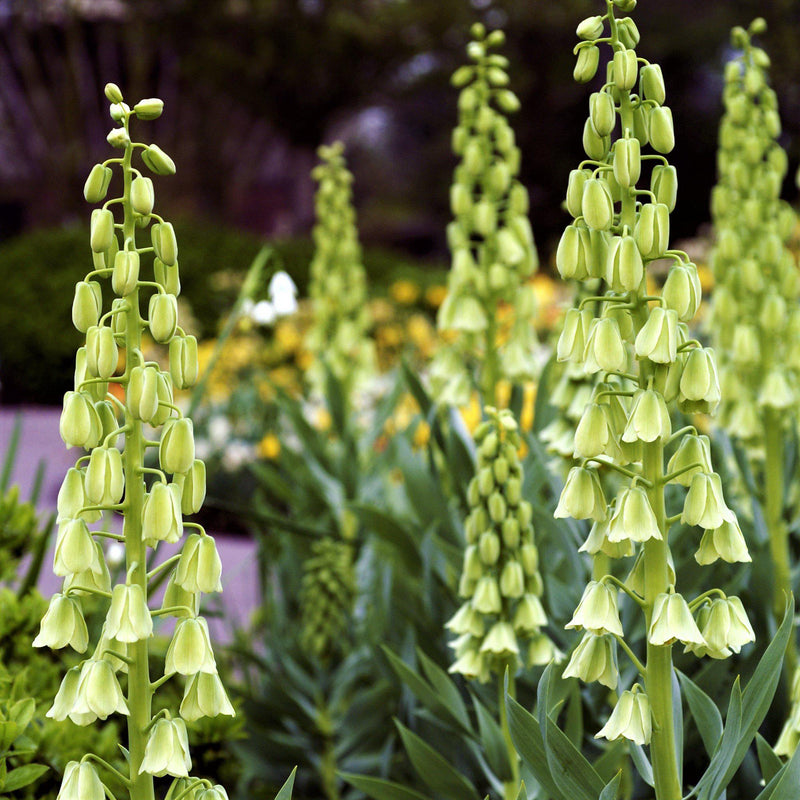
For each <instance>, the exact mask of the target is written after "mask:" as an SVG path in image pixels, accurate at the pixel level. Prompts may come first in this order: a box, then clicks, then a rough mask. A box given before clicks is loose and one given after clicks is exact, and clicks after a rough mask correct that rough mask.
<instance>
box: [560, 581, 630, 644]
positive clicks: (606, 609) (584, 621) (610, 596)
mask: <svg viewBox="0 0 800 800" xmlns="http://www.w3.org/2000/svg"><path fill="white" fill-rule="evenodd" d="M564 627H565V628H567V629H570V628H582V629H583V630H587V631H591V632H592V633H594V634H597V635H598V636H600V635H602V634H605V633H612V634H616V635H617V636H622V635H623V631H622V624H621V623H620V621H619V610H618V608H617V590H616V589H612V588H611V587H610V586H608V585H606V584H605V583H603V582H602V581H589V583H588V584H587V585H586V588H585V589H584V590H583V596H582V597H581V600H580V602H579V603H578V607H577V608H576V609H575V613H574V614H573V615H572V619H571V620H570V621H569V622H568V623H567V624H566V625H565V626H564Z"/></svg>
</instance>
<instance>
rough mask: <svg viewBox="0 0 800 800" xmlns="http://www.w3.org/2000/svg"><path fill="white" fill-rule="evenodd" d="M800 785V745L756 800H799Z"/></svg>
mask: <svg viewBox="0 0 800 800" xmlns="http://www.w3.org/2000/svg"><path fill="white" fill-rule="evenodd" d="M798 786H800V747H798V748H797V749H796V750H795V751H794V755H793V756H792V757H791V759H790V760H789V763H788V764H786V765H785V766H782V767H781V769H780V771H779V772H778V773H776V774H775V775H774V776H773V778H772V780H771V781H770V782H769V783H768V784H767V786H766V788H765V789H764V791H763V792H761V794H759V795H758V797H756V800H797V797H798Z"/></svg>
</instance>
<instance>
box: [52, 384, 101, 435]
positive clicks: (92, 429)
mask: <svg viewBox="0 0 800 800" xmlns="http://www.w3.org/2000/svg"><path fill="white" fill-rule="evenodd" d="M101 431H102V427H101V424H100V418H99V417H98V415H97V411H96V410H95V407H94V403H93V402H92V398H91V397H90V396H89V395H88V394H87V393H86V392H67V393H66V394H65V395H64V408H63V411H62V412H61V420H60V422H59V432H60V434H61V438H62V439H63V441H64V443H65V444H66V445H67V447H83V448H85V449H89V448H92V447H95V446H96V445H97V443H98V441H99V439H100V434H101Z"/></svg>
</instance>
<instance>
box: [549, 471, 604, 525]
mask: <svg viewBox="0 0 800 800" xmlns="http://www.w3.org/2000/svg"><path fill="white" fill-rule="evenodd" d="M553 516H554V517H556V518H557V519H559V518H562V517H573V518H574V519H595V520H603V519H605V518H606V499H605V496H604V495H603V490H602V488H601V486H600V479H599V478H598V477H597V472H596V471H595V470H590V469H586V468H585V467H572V468H571V469H570V471H569V474H568V475H567V480H566V482H565V484H564V488H563V489H562V491H561V496H560V498H559V500H558V507H557V508H556V510H555V512H554V513H553Z"/></svg>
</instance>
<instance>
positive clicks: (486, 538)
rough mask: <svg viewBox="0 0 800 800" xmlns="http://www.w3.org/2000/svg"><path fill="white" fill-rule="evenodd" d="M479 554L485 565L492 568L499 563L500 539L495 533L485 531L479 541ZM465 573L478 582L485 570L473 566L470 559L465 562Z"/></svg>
mask: <svg viewBox="0 0 800 800" xmlns="http://www.w3.org/2000/svg"><path fill="white" fill-rule="evenodd" d="M478 553H479V555H480V560H481V562H482V563H483V564H486V565H487V566H491V565H492V564H496V563H497V559H498V557H499V556H500V538H499V537H498V535H497V534H496V533H495V532H494V531H484V532H483V533H482V534H481V537H480V539H479V541H478ZM464 571H465V572H467V573H469V575H470V577H471V578H473V579H475V580H477V579H478V578H480V576H481V575H482V574H483V568H482V567H481V568H480V570H479V569H478V568H477V566H473V565H472V564H471V563H470V561H469V559H468V558H465V560H464Z"/></svg>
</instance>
